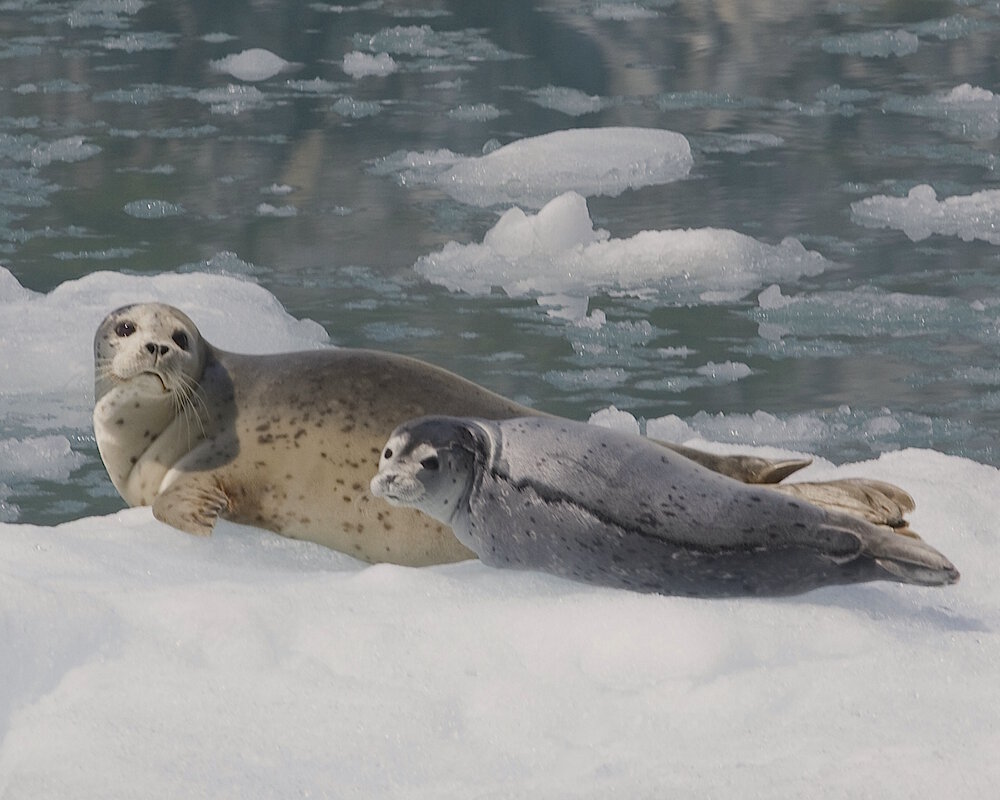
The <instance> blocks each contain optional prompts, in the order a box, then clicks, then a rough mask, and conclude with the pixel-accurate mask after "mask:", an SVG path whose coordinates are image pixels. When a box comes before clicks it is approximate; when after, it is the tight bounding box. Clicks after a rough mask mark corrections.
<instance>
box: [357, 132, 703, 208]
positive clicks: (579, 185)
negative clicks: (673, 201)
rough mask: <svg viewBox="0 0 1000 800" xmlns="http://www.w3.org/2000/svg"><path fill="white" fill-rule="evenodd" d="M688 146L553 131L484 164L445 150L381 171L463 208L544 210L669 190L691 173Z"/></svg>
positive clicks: (658, 138)
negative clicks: (560, 201)
mask: <svg viewBox="0 0 1000 800" xmlns="http://www.w3.org/2000/svg"><path fill="white" fill-rule="evenodd" d="M692 163H693V161H692V158H691V148H690V146H689V145H688V141H687V139H685V138H684V137H683V136H682V135H681V134H679V133H674V132H672V131H663V130H654V129H647V128H595V129H574V130H566V131H556V132H554V133H547V134H544V135H542V136H533V137H529V138H526V139H519V140H517V141H516V142H512V143H511V144H508V145H505V146H504V147H500V148H498V149H496V150H493V151H491V152H490V153H487V154H486V155H483V156H473V157H468V158H464V157H462V156H457V155H455V154H454V153H451V152H449V151H447V150H443V151H437V152H434V153H406V154H394V155H393V156H390V157H389V158H387V159H384V160H383V161H382V162H381V163H380V164H379V165H377V166H376V171H378V172H383V173H385V172H390V171H399V172H400V173H401V179H402V181H403V182H404V183H433V184H436V185H437V186H439V187H440V188H441V189H443V190H444V191H445V192H447V193H448V194H449V195H451V196H452V197H454V198H455V199H456V200H460V201H461V202H463V203H469V204H471V205H477V206H491V205H500V204H516V205H520V206H524V207H528V208H540V207H541V206H543V205H545V203H547V202H548V201H549V200H551V199H552V198H553V197H555V196H557V195H559V194H562V193H563V192H566V191H570V190H573V191H576V192H580V193H581V194H585V195H598V194H601V195H610V196H612V197H615V196H617V195H619V194H621V193H622V192H624V191H626V190H627V189H636V188H639V187H642V186H650V185H654V184H662V183H670V182H671V181H676V180H679V179H681V178H683V177H685V176H686V175H687V174H688V172H690V170H691V166H692Z"/></svg>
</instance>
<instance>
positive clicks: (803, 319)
mask: <svg viewBox="0 0 1000 800" xmlns="http://www.w3.org/2000/svg"><path fill="white" fill-rule="evenodd" d="M785 299H786V300H787V302H786V303H782V304H781V305H772V306H770V307H769V308H764V307H760V308H756V309H753V310H752V311H751V314H752V316H754V317H755V318H756V319H757V320H758V321H760V322H766V323H769V324H772V325H776V326H780V327H781V328H782V329H784V330H785V332H786V333H791V334H794V335H796V336H800V337H809V338H816V337H837V336H852V337H858V338H865V339H875V338H888V339H903V338H908V337H921V336H927V335H928V334H930V333H933V332H934V331H948V332H949V334H950V335H952V336H954V335H957V334H959V333H961V334H963V335H965V336H968V337H969V338H970V339H972V340H975V341H982V342H988V343H996V342H1000V328H998V326H997V320H996V317H995V314H993V313H991V312H990V311H989V310H988V309H981V310H977V309H976V308H974V307H973V306H972V305H971V304H969V303H967V302H965V301H964V300H960V299H954V298H946V297H931V296H927V295H915V294H905V293H903V292H885V291H881V290H879V289H875V288H872V287H869V286H864V287H859V288H857V289H855V290H853V291H850V292H836V291H825V292H822V293H819V294H800V295H796V296H795V297H788V298H785Z"/></svg>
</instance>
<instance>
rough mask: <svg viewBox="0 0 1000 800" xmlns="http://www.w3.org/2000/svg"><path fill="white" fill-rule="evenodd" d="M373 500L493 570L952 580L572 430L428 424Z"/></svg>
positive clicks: (610, 440)
mask: <svg viewBox="0 0 1000 800" xmlns="http://www.w3.org/2000/svg"><path fill="white" fill-rule="evenodd" d="M371 490H372V494H375V495H377V496H379V497H384V498H385V499H386V500H388V501H389V502H390V503H395V504H398V505H404V506H412V507H415V508H419V509H420V510H422V511H423V512H424V513H426V514H428V515H429V516H432V517H434V518H435V519H438V520H441V521H442V522H445V523H447V524H448V525H450V526H451V527H452V529H453V530H454V531H455V534H456V536H457V537H458V539H459V540H460V541H461V542H462V543H463V544H465V545H466V546H467V547H469V548H470V549H472V550H474V551H475V552H476V553H477V554H478V555H479V558H480V559H481V560H482V561H483V562H484V563H486V564H489V565H491V566H496V567H509V568H515V569H533V570H540V571H543V572H548V573H552V574H554V575H559V576H562V577H565V578H571V579H574V580H578V581H583V582H586V583H593V584H600V585H605V586H614V587H620V588H625V589H632V590H635V591H643V592H658V593H661V594H677V595H687V596H694V597H727V596H742V595H764V596H780V595H791V594H798V593H801V592H806V591H809V590H811V589H816V588H819V587H821V586H828V585H832V584H846V583H858V582H863V581H874V580H891V581H899V582H902V583H914V584H919V585H923V586H941V585H945V584H950V583H954V582H955V581H957V580H958V577H959V575H958V571H957V570H956V569H955V567H954V566H953V565H952V564H951V563H950V562H949V561H948V559H946V558H945V557H944V556H943V555H941V554H940V553H939V552H938V551H937V550H935V549H934V548H932V547H930V546H929V545H927V544H926V543H924V542H923V541H922V540H921V539H919V538H918V537H916V536H913V535H910V536H904V535H900V534H899V533H898V532H897V531H895V530H893V529H892V528H889V527H886V526H878V525H874V524H872V523H870V522H867V521H866V520H863V519H860V518H859V517H856V516H853V515H850V514H845V513H841V512H838V511H831V510H827V509H824V508H820V507H819V506H816V505H813V504H812V503H809V502H806V501H804V500H802V499H800V498H798V497H794V496H789V495H787V494H783V493H780V492H777V491H774V490H772V489H768V488H765V487H761V486H752V485H748V484H744V483H740V482H738V481H735V480H732V479H731V478H727V477H725V476H723V475H720V474H718V473H714V472H711V471H709V470H707V469H704V468H703V467H701V466H699V465H698V464H696V463H694V462H693V461H691V460H690V459H687V458H684V457H683V456H680V455H678V454H675V453H672V452H669V451H667V450H664V449H663V448H662V447H659V446H657V445H656V444H654V443H651V442H649V441H648V440H646V439H643V438H642V437H640V436H636V435H630V434H625V433H621V432H618V431H613V430H607V429H604V428H598V427H596V426H593V425H588V424H586V423H580V422H570V421H568V420H559V419H544V418H537V417H534V418H522V419H505V420H500V421H488V420H483V419H469V418H454V417H426V418H423V419H418V420H413V421H410V422H407V423H404V424H403V425H401V426H400V427H398V428H397V429H396V430H395V431H394V432H393V434H392V436H390V437H389V440H388V442H387V443H386V446H385V448H384V449H383V451H382V456H381V459H380V463H379V470H378V473H377V474H376V475H375V477H374V478H373V479H372V481H371Z"/></svg>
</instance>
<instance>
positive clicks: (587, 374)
mask: <svg viewBox="0 0 1000 800" xmlns="http://www.w3.org/2000/svg"><path fill="white" fill-rule="evenodd" d="M542 377H543V378H544V379H545V380H546V381H547V382H548V383H551V384H552V385H553V386H555V387H556V388H558V389H562V390H563V391H568V392H572V391H579V390H581V389H596V390H601V391H603V390H606V389H614V388H615V387H617V386H621V385H622V384H624V383H625V381H626V380H627V379H628V372H627V371H626V370H624V369H622V368H620V367H595V368H593V369H571V370H549V371H548V372H546V373H545V374H544V375H543V376H542Z"/></svg>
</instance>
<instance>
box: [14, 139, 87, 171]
mask: <svg viewBox="0 0 1000 800" xmlns="http://www.w3.org/2000/svg"><path fill="white" fill-rule="evenodd" d="M100 152H101V148H100V147H98V146H97V145H96V144H90V143H89V142H88V141H87V140H86V139H84V137H82V136H67V137H66V138H65V139H57V140H56V141H54V142H44V143H40V144H38V145H36V146H35V147H33V148H32V149H31V164H32V166H35V167H44V166H46V165H47V164H51V163H52V162H53V161H67V162H73V161H83V160H84V159H87V158H90V157H91V156H95V155H97V154H98V153H100Z"/></svg>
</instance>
